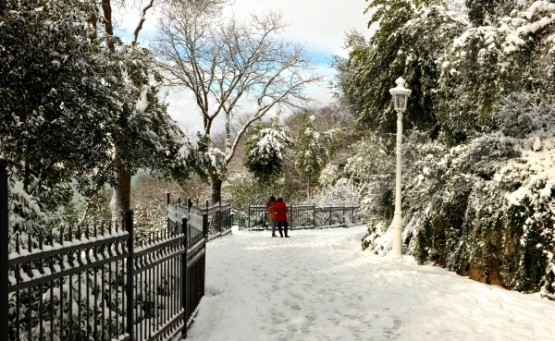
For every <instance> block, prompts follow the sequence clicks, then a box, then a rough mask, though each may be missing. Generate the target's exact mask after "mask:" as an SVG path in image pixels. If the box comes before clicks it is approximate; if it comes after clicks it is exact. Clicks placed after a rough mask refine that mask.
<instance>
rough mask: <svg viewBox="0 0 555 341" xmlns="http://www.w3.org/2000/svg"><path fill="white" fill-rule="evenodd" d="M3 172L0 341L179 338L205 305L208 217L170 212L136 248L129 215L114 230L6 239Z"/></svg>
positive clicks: (1, 178) (0, 168) (1, 176)
mask: <svg viewBox="0 0 555 341" xmlns="http://www.w3.org/2000/svg"><path fill="white" fill-rule="evenodd" d="M6 166H7V163H6V162H5V160H2V159H0V257H1V259H0V271H2V276H5V277H3V278H4V280H3V281H0V340H18V341H19V340H168V339H173V338H180V337H186V335H187V327H188V326H189V324H190V323H191V321H192V318H193V316H194V313H195V311H196V309H197V308H198V305H199V303H200V299H201V298H202V296H203V295H204V282H205V250H206V242H207V241H208V214H202V215H200V216H199V215H198V214H197V213H195V212H187V215H186V216H185V215H184V214H183V210H182V209H181V208H180V207H170V205H168V220H167V224H168V228H167V229H166V230H165V231H161V232H156V233H153V234H151V235H149V236H148V237H146V238H142V239H141V240H138V239H135V238H134V234H133V223H134V219H133V211H129V212H127V214H126V217H125V219H124V221H122V222H118V223H111V222H110V223H106V224H101V225H93V226H86V227H83V226H80V227H72V228H66V229H65V230H63V229H61V228H60V230H59V231H56V233H53V232H51V233H50V235H48V236H26V237H21V236H10V235H8V223H9V221H8V219H9V218H8V214H9V212H8V180H7V179H8V176H7V171H6ZM178 216H181V217H180V218H179V219H178V218H177V217H178ZM15 228H17V227H15ZM10 238H12V239H14V240H15V247H13V249H12V250H10V246H9V240H10Z"/></svg>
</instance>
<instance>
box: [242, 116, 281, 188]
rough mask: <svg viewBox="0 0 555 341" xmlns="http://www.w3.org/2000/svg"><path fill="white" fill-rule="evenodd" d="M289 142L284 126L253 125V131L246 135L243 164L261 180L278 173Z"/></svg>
mask: <svg viewBox="0 0 555 341" xmlns="http://www.w3.org/2000/svg"><path fill="white" fill-rule="evenodd" d="M291 142H292V141H291V138H290V137H289V135H288V132H287V129H285V128H284V127H279V126H275V125H273V126H272V127H268V128H264V127H263V126H260V127H258V126H257V127H254V129H253V132H252V133H250V134H248V135H247V141H246V142H245V156H244V160H243V164H244V165H245V167H246V168H247V169H248V170H249V171H251V172H252V173H253V174H254V175H255V177H257V178H259V179H260V180H262V181H263V180H268V179H269V178H271V177H272V176H275V175H279V174H280V173H281V171H282V170H283V168H284V166H285V156H286V150H287V147H288V146H289V145H290V144H291Z"/></svg>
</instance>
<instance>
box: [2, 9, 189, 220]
mask: <svg viewBox="0 0 555 341" xmlns="http://www.w3.org/2000/svg"><path fill="white" fill-rule="evenodd" d="M97 14H98V13H97V12H96V8H95V7H94V6H93V4H91V3H89V2H83V1H78V0H70V1H54V0H48V1H27V2H19V1H7V2H6V11H5V12H3V13H2V14H1V15H0V74H2V77H1V78H0V118H1V119H0V137H1V138H0V153H1V154H2V155H4V156H5V157H6V158H7V159H8V161H9V162H10V164H11V165H12V166H13V167H12V168H11V171H12V172H11V173H12V176H13V177H14V178H15V180H17V181H19V182H21V183H22V188H23V191H24V192H25V193H27V194H29V195H31V196H32V199H33V200H34V201H35V202H36V203H37V205H38V206H39V208H40V209H41V210H42V211H43V212H50V213H53V212H56V211H57V210H58V209H59V208H60V207H63V206H64V205H67V204H68V203H69V201H70V200H71V196H72V195H73V193H74V191H75V189H77V190H78V191H79V192H81V193H82V194H84V195H85V196H91V195H93V194H94V193H95V192H97V191H99V190H102V188H103V187H104V186H105V184H106V183H111V184H114V183H115V182H116V179H115V177H114V170H115V168H116V166H115V162H114V158H115V154H116V152H117V154H118V157H117V158H118V160H119V161H121V163H123V164H124V165H125V167H126V168H127V170H128V171H129V172H130V173H131V174H132V173H133V172H135V171H136V170H137V169H139V168H148V169H151V170H153V172H155V173H157V174H159V175H161V176H166V177H170V176H171V177H176V178H183V177H184V176H186V174H187V172H188V170H189V169H190V168H191V165H194V166H196V165H195V163H194V162H193V161H192V160H194V159H195V157H196V156H195V154H196V151H195V148H193V144H192V143H191V142H190V141H189V140H188V139H187V138H186V136H184V135H183V133H182V132H181V131H180V129H179V128H178V127H177V124H176V123H175V122H174V121H173V120H171V118H170V117H169V116H168V115H167V113H166V105H165V104H164V103H162V102H161V100H160V97H159V94H158V93H159V88H160V85H161V78H160V75H159V74H158V73H157V72H156V71H155V70H154V69H153V67H152V65H153V59H152V56H151V54H150V53H149V52H148V50H146V49H141V48H137V47H131V46H126V45H123V44H121V43H120V42H119V41H118V39H115V38H114V39H110V40H109V42H110V43H112V44H113V46H114V51H111V50H109V49H108V48H107V46H106V45H107V44H106V41H105V40H103V39H100V38H99V37H98V36H97V33H96V32H95V30H94V27H93V25H92V24H91V18H94V17H98V15H97ZM74 183H76V185H77V186H74ZM25 202H26V201H21V203H25ZM31 230H33V229H31Z"/></svg>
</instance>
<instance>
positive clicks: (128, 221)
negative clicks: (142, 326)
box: [125, 210, 135, 340]
mask: <svg viewBox="0 0 555 341" xmlns="http://www.w3.org/2000/svg"><path fill="white" fill-rule="evenodd" d="M125 229H126V230H127V232H128V233H129V237H128V239H127V252H128V256H127V282H126V284H127V286H126V287H125V294H126V296H127V308H126V309H127V334H129V340H134V337H135V336H134V335H133V326H134V324H135V323H134V322H135V320H134V318H135V314H134V309H133V306H134V305H135V302H134V300H133V298H134V297H133V288H134V287H135V285H134V284H135V281H134V278H133V277H134V276H133V264H134V256H133V253H134V252H133V244H134V243H133V210H129V211H127V212H126V214H125Z"/></svg>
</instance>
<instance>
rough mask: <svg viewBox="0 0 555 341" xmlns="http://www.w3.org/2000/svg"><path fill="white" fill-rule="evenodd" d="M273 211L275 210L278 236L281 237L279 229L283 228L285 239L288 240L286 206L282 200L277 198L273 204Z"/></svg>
mask: <svg viewBox="0 0 555 341" xmlns="http://www.w3.org/2000/svg"><path fill="white" fill-rule="evenodd" d="M274 209H275V210H276V221H277V227H278V231H279V236H280V237H283V233H282V232H281V228H282V227H283V229H284V232H285V238H289V236H288V235H287V227H288V223H287V204H286V203H285V201H283V198H278V199H277V201H276V202H275V204H274Z"/></svg>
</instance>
